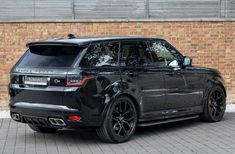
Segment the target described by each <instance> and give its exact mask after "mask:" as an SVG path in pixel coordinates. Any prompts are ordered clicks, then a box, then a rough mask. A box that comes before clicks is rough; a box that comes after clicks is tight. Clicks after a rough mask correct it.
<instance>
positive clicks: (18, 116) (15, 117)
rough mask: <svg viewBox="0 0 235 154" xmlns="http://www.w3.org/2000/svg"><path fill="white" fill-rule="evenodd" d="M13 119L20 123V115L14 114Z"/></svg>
mask: <svg viewBox="0 0 235 154" xmlns="http://www.w3.org/2000/svg"><path fill="white" fill-rule="evenodd" d="M11 118H12V119H13V120H15V121H20V114H19V113H12V114H11Z"/></svg>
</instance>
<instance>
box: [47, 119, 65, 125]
mask: <svg viewBox="0 0 235 154" xmlns="http://www.w3.org/2000/svg"><path fill="white" fill-rule="evenodd" d="M48 120H49V122H50V123H51V124H52V125H54V126H66V123H65V122H64V120H63V119H60V118H48Z"/></svg>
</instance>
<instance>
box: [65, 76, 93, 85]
mask: <svg viewBox="0 0 235 154" xmlns="http://www.w3.org/2000/svg"><path fill="white" fill-rule="evenodd" d="M91 79H92V77H91V76H83V77H79V76H68V77H67V82H66V86H68V87H82V86H84V85H85V84H86V82H87V81H88V80H91Z"/></svg>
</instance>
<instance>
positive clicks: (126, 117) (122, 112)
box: [97, 97, 137, 143]
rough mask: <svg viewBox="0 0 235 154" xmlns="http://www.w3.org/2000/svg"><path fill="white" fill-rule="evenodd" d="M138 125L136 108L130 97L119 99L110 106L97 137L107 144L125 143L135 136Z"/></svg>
mask: <svg viewBox="0 0 235 154" xmlns="http://www.w3.org/2000/svg"><path fill="white" fill-rule="evenodd" d="M136 123H137V112H136V108H135V106H134V104H133V102H132V100H131V99H129V98H128V97H119V98H117V99H116V101H114V103H113V104H112V105H111V106H110V108H109V110H108V112H107V115H106V117H105V120H104V123H103V125H102V127H100V128H99V129H97V135H98V136H99V137H100V139H101V140H102V141H105V142H116V143H120V142H125V141H127V140H129V139H130V137H131V136H132V135H133V134H134V132H135V128H136Z"/></svg>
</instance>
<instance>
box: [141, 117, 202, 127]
mask: <svg viewBox="0 0 235 154" xmlns="http://www.w3.org/2000/svg"><path fill="white" fill-rule="evenodd" d="M198 117H199V115H192V116H187V117H180V118H173V119H167V120H161V121H151V122H144V123H139V124H137V126H138V127H146V126H152V125H159V124H165V123H170V122H176V121H183V120H189V119H196V118H198Z"/></svg>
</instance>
